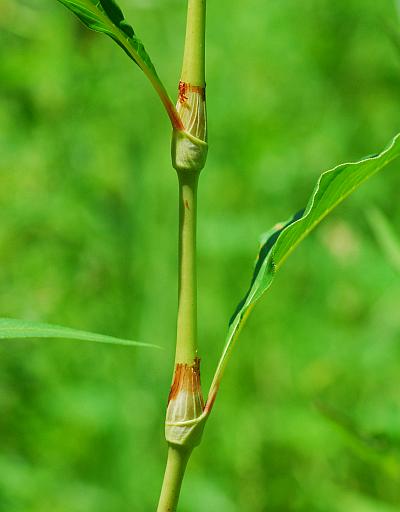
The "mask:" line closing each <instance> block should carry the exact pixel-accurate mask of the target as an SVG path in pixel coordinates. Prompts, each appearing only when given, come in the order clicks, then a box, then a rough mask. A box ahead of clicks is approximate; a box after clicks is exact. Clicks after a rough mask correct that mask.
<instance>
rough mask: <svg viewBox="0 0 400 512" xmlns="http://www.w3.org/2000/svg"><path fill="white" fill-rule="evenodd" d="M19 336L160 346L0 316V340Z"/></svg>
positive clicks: (132, 345) (19, 337)
mask: <svg viewBox="0 0 400 512" xmlns="http://www.w3.org/2000/svg"><path fill="white" fill-rule="evenodd" d="M21 338H63V339H69V340H80V341H95V342H98V343H108V344H111V345H126V346H131V347H150V348H160V347H158V346H157V345H151V344H149V343H141V342H139V341H131V340H125V339H121V338H115V337H113V336H106V335H104V334H97V333H94V332H87V331H80V330H77V329H71V328H70V327H62V326H60V325H53V324H46V323H42V322H30V321H27V320H17V319H14V318H0V340H6V339H8V340H9V339H21Z"/></svg>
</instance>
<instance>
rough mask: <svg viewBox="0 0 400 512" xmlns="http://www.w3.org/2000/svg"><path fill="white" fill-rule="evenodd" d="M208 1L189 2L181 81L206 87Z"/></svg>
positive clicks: (192, 0) (193, 0)
mask: <svg viewBox="0 0 400 512" xmlns="http://www.w3.org/2000/svg"><path fill="white" fill-rule="evenodd" d="M205 26H206V0H188V11H187V22H186V38H185V50H184V54H183V65H182V74H181V80H182V81H183V82H187V83H189V84H192V85H199V86H204V85H205Z"/></svg>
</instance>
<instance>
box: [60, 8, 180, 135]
mask: <svg viewBox="0 0 400 512" xmlns="http://www.w3.org/2000/svg"><path fill="white" fill-rule="evenodd" d="M58 1H59V2H61V3H62V4H63V5H65V7H67V8H68V9H69V10H70V11H72V12H73V13H74V14H75V15H76V16H77V17H78V18H79V19H80V20H81V21H82V22H83V23H84V24H85V25H86V26H87V27H88V28H90V29H92V30H95V31H96V32H102V33H103V34H107V35H108V36H109V37H111V38H112V39H113V40H114V41H115V42H116V43H117V44H118V45H119V46H120V47H121V48H122V49H123V50H124V52H125V53H126V54H127V55H128V56H129V57H130V58H131V59H132V60H133V61H134V62H135V63H136V64H137V65H138V66H139V67H140V69H142V70H143V72H144V73H145V75H146V76H147V78H148V79H149V80H150V82H151V83H152V85H153V87H154V88H155V90H156V92H157V93H158V95H159V96H160V99H161V101H162V102H163V104H164V106H165V108H166V110H167V113H168V115H169V117H170V119H171V122H172V125H173V126H174V127H176V128H178V129H180V128H182V123H181V121H180V118H179V115H178V113H177V112H176V109H175V105H174V104H173V103H172V101H171V99H170V98H169V96H168V93H167V92H166V90H165V87H164V85H163V83H162V82H161V80H160V78H159V77H158V75H157V72H156V70H155V67H154V65H153V63H152V61H151V59H150V56H149V54H148V53H147V52H146V50H145V47H144V46H143V43H142V42H141V40H140V39H139V38H138V37H137V36H136V34H135V31H134V30H133V28H132V26H131V25H129V24H128V23H127V22H126V21H125V18H124V15H123V13H122V10H121V9H120V7H119V6H118V5H117V3H116V2H115V1H114V0H99V1H95V0H58Z"/></svg>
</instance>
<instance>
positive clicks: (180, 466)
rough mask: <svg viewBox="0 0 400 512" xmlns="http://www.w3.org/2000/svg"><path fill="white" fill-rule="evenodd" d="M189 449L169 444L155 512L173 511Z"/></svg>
mask: <svg viewBox="0 0 400 512" xmlns="http://www.w3.org/2000/svg"><path fill="white" fill-rule="evenodd" d="M190 453H191V452H190V451H187V450H184V449H182V448H175V447H172V446H170V448H169V450H168V460H167V466H166V468H165V475H164V481H163V485H162V488H161V495H160V501H159V503H158V508H157V512H174V511H175V510H176V507H177V505H178V500H179V493H180V490H181V485H182V480H183V477H184V474H185V469H186V465H187V463H188V460H189V457H190Z"/></svg>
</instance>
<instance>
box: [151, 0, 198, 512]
mask: <svg viewBox="0 0 400 512" xmlns="http://www.w3.org/2000/svg"><path fill="white" fill-rule="evenodd" d="M205 9H206V0H188V13H187V24H186V39H185V51H184V56H183V66H182V75H181V80H182V81H183V82H186V83H188V84H190V85H191V86H197V87H201V88H204V86H205V71H204V68H205V63H204V61H205V52H204V48H205V42H204V37H205ZM185 87H186V86H185ZM200 92H201V91H200ZM202 92H203V94H200V97H201V99H202V100H203V103H204V89H203V91H202ZM197 93H199V92H197ZM182 100H184V101H186V98H184V97H180V98H179V101H180V102H181V101H182ZM204 109H205V107H204ZM204 109H203V110H204ZM203 110H202V111H201V115H199V119H200V120H201V121H199V122H201V123H204V124H205V123H206V119H205V110H204V112H203ZM195 114H196V115H197V113H195ZM202 132H204V134H205V133H206V127H205V126H204V129H203V131H202ZM174 136H175V137H176V132H175V133H174ZM199 143H200V145H201V147H202V145H204V146H205V147H207V145H206V144H205V142H202V141H199ZM181 144H182V145H183V146H184V148H185V151H184V153H185V154H184V155H183V156H184V158H182V160H179V163H182V166H180V165H174V167H175V168H176V169H177V173H178V180H179V269H178V271H179V283H178V289H179V292H178V317H177V336H176V353H175V371H178V370H179V369H180V371H183V372H185V371H189V373H190V375H195V374H194V373H192V372H196V371H197V372H198V371H199V370H198V363H196V361H197V359H196V358H197V272H196V217H197V184H198V179H199V174H200V170H201V169H202V167H203V165H204V162H205V156H204V155H203V154H200V160H199V161H200V162H201V165H200V164H198V162H197V161H195V162H194V161H193V158H192V157H193V155H194V156H195V159H196V157H197V158H199V155H198V153H199V149H198V147H197V141H196V144H194V142H193V141H192V140H191V139H190V137H189V136H188V135H187V137H186V138H185V139H184V140H183V141H181ZM176 149H177V148H176V146H174V144H173V154H172V157H173V162H176V155H174V151H176ZM187 151H188V153H186V152H187ZM202 152H205V153H206V149H204V148H203V147H202V151H200V153H202ZM181 156H182V155H181ZM196 164H198V165H196ZM197 378H198V384H199V386H200V375H199V374H198V375H197ZM174 382H175V379H174ZM182 382H184V381H182ZM182 382H180V380H179V382H178V385H179V384H182ZM193 392H194V393H195V394H196V396H195V397H193V398H194V400H193V403H197V401H199V400H200V401H201V403H202V398H199V397H201V388H199V389H196V390H193ZM186 393H187V391H186V390H180V389H175V388H174V386H173V387H172V389H171V394H170V402H169V406H168V407H171V408H173V407H174V406H175V404H176V403H177V404H178V408H177V410H180V403H181V396H182V394H183V395H184V396H186ZM186 402H187V400H186ZM189 402H190V400H189ZM169 410H170V409H168V411H169ZM191 412H193V414H195V415H198V412H197V410H196V407H194V409H193V411H190V410H189V409H187V408H186V407H185V410H184V411H182V415H183V417H182V420H187V419H190V420H192V419H195V418H187V417H185V415H187V414H190V413H191ZM167 415H168V412H167ZM196 417H197V416H196ZM175 420H176V421H178V422H179V420H180V418H176V417H175ZM168 428H169V427H168V425H166V434H167V429H168ZM193 435H194V436H195V437H196V432H195V433H194V434H193ZM192 437H193V436H192ZM189 438H190V436H189ZM189 438H188V440H187V442H186V439H185V438H178V440H177V441H176V444H175V440H174V439H173V438H172V439H173V440H171V437H169V436H168V435H167V439H168V440H169V449H168V460H167V466H166V469H165V475H164V481H163V485H162V488H161V495H160V501H159V504H158V509H157V512H174V511H175V510H176V507H177V504H178V499H179V493H180V489H181V485H182V480H183V477H184V474H185V470H186V465H187V462H188V460H189V457H190V454H191V453H192V450H193V446H194V445H195V444H196V443H195V439H189ZM179 441H181V443H179ZM185 443H186V444H187V446H184V444H185Z"/></svg>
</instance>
